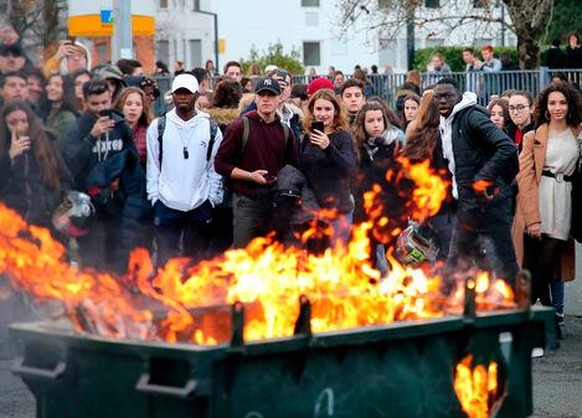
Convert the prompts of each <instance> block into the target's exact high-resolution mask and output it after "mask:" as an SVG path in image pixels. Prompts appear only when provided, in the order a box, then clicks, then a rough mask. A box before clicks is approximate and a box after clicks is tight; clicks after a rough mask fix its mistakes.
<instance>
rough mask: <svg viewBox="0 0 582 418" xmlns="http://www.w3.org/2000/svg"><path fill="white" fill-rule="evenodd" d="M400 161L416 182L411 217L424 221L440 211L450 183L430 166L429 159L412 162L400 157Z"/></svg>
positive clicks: (408, 174) (420, 221)
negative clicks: (416, 162)
mask: <svg viewBox="0 0 582 418" xmlns="http://www.w3.org/2000/svg"><path fill="white" fill-rule="evenodd" d="M398 161H399V162H400V164H402V167H403V168H404V169H405V170H406V173H407V177H408V178H409V179H411V180H412V181H414V183H415V184H416V187H415V188H414V189H413V191H412V200H411V201H410V203H413V205H409V207H410V209H411V210H410V217H411V218H412V219H414V220H415V221H418V222H419V223H422V222H424V221H425V220H426V219H427V218H429V217H431V216H434V215H436V214H437V213H438V212H439V210H440V208H441V205H442V202H443V201H444V200H445V198H446V197H447V188H448V187H449V183H448V182H446V181H444V180H443V176H442V175H441V174H440V173H438V172H436V171H434V170H433V169H431V168H430V161H429V160H424V161H422V162H420V163H418V164H412V163H411V162H410V161H409V160H408V159H407V158H405V157H399V158H398Z"/></svg>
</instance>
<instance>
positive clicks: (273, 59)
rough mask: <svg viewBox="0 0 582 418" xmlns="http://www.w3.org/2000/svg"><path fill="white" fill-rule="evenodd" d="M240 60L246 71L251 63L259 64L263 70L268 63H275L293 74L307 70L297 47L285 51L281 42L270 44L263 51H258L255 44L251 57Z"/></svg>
mask: <svg viewBox="0 0 582 418" xmlns="http://www.w3.org/2000/svg"><path fill="white" fill-rule="evenodd" d="M240 61H241V64H242V66H243V70H244V71H245V72H246V70H247V69H248V67H249V66H250V65H251V64H257V65H258V66H259V67H260V68H261V70H264V69H265V67H266V66H267V65H270V64H273V65H276V66H277V67H279V68H284V69H285V70H287V71H290V72H291V73H292V74H303V73H304V72H305V67H303V64H302V63H301V53H300V52H299V51H298V50H297V49H295V48H293V49H291V52H289V53H285V52H284V51H283V44H281V42H277V43H276V44H269V46H268V47H267V50H266V51H262V52H259V51H257V49H256V48H255V47H254V46H253V47H252V48H251V52H250V56H249V58H248V59H244V58H241V60H240Z"/></svg>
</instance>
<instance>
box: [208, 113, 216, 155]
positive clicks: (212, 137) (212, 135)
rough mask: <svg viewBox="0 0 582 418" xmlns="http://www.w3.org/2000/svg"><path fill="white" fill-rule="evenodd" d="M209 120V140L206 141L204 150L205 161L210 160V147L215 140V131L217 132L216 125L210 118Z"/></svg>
mask: <svg viewBox="0 0 582 418" xmlns="http://www.w3.org/2000/svg"><path fill="white" fill-rule="evenodd" d="M209 122H210V141H209V142H208V149H207V150H206V162H208V161H210V157H212V148H213V147H214V143H215V142H216V133H217V132H218V125H217V124H216V123H215V122H214V121H213V120H212V119H209Z"/></svg>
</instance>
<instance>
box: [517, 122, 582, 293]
mask: <svg viewBox="0 0 582 418" xmlns="http://www.w3.org/2000/svg"><path fill="white" fill-rule="evenodd" d="M570 129H572V133H573V134H574V137H575V138H576V137H578V134H579V133H580V129H577V128H570ZM547 144H548V125H547V124H545V125H542V126H540V127H539V128H538V129H536V131H535V132H534V131H530V132H528V133H527V134H526V135H525V136H524V138H523V149H522V151H521V153H520V154H519V174H518V175H517V184H518V187H519V194H518V195H517V205H516V210H515V219H514V221H513V228H512V236H513V245H514V247H515V255H516V258H517V263H518V264H519V265H520V266H521V265H522V263H523V233H524V231H525V227H526V226H529V225H532V224H534V223H536V222H541V217H540V209H539V196H538V186H539V184H540V178H541V176H542V170H543V168H544V162H545V159H546V148H547ZM575 257H576V253H575V247H574V240H573V239H572V238H570V239H569V240H568V242H567V244H566V246H565V247H564V250H563V251H562V257H561V265H560V276H559V277H561V279H562V281H566V282H567V281H571V280H574V278H575V277H576V266H575Z"/></svg>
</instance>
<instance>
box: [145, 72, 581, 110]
mask: <svg viewBox="0 0 582 418" xmlns="http://www.w3.org/2000/svg"><path fill="white" fill-rule="evenodd" d="M556 73H561V74H563V75H564V76H565V77H566V78H567V79H568V80H570V81H572V82H574V83H576V85H577V86H580V85H582V69H579V70H572V69H569V70H550V69H549V68H548V67H540V68H539V69H537V70H519V71H500V72H497V73H482V72H456V73H451V74H447V75H446V77H451V78H453V79H455V80H456V81H457V83H459V86H460V88H461V89H462V90H464V91H467V90H468V91H473V92H475V93H477V96H478V97H479V102H480V103H481V104H487V103H488V101H489V98H490V97H491V95H493V94H496V95H499V94H501V93H502V92H504V91H506V90H526V91H529V92H530V93H532V95H534V97H535V96H536V95H537V94H538V93H539V92H540V91H541V90H542V89H543V88H544V87H545V86H547V85H548V84H549V83H550V82H551V80H552V77H553V76H554V75H555V74H556ZM318 77H321V76H307V75H298V76H294V77H293V83H295V84H297V83H302V84H309V82H310V81H311V80H313V79H314V78H318ZM346 77H347V78H349V77H350V76H349V75H347V76H346ZM442 77H443V75H435V74H430V73H424V74H422V86H421V88H422V89H425V88H427V87H428V86H430V85H433V84H434V83H436V82H437V81H438V80H439V79H441V78H442ZM156 79H157V80H158V85H159V88H160V92H161V93H162V94H161V96H160V99H158V100H157V101H156V110H158V109H161V108H162V103H163V97H164V95H165V94H166V92H167V91H169V90H170V86H171V82H172V78H171V77H159V78H156ZM368 80H369V83H370V85H371V86H372V87H373V89H374V94H376V95H378V96H380V97H382V98H383V99H384V100H386V102H387V103H388V104H389V105H391V106H394V104H395V102H396V98H397V97H398V92H399V90H400V89H401V86H402V84H404V82H405V81H406V74H405V73H388V74H370V75H368ZM211 85H212V84H211Z"/></svg>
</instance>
